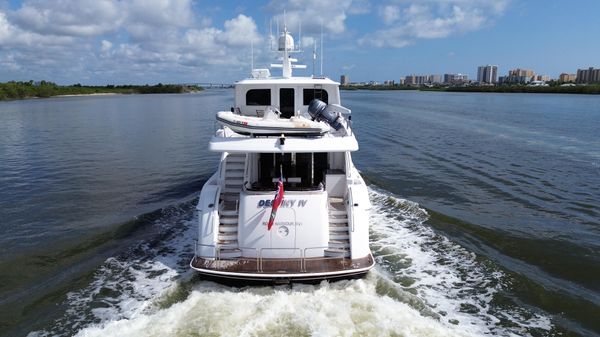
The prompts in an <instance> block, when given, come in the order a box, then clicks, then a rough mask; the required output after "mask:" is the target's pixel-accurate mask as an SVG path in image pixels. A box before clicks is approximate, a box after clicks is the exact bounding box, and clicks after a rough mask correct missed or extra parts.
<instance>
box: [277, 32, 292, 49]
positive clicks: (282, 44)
mask: <svg viewBox="0 0 600 337" xmlns="http://www.w3.org/2000/svg"><path fill="white" fill-rule="evenodd" d="M278 50H279V51H283V50H288V51H290V50H294V38H293V37H292V36H291V35H290V34H288V33H287V32H286V33H283V34H281V36H280V37H279V48H278Z"/></svg>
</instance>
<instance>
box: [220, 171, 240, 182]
mask: <svg viewBox="0 0 600 337" xmlns="http://www.w3.org/2000/svg"><path fill="white" fill-rule="evenodd" d="M230 179H244V170H233V171H226V172H225V180H226V181H227V180H230Z"/></svg>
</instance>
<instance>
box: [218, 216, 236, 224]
mask: <svg viewBox="0 0 600 337" xmlns="http://www.w3.org/2000/svg"><path fill="white" fill-rule="evenodd" d="M219 222H220V223H222V224H224V225H237V224H238V218H237V217H233V216H224V217H220V218H219Z"/></svg>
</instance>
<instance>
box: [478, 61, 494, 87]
mask: <svg viewBox="0 0 600 337" xmlns="http://www.w3.org/2000/svg"><path fill="white" fill-rule="evenodd" d="M497 76H498V66H493V65H489V64H488V65H487V66H480V67H477V82H479V83H488V84H494V83H496V82H497Z"/></svg>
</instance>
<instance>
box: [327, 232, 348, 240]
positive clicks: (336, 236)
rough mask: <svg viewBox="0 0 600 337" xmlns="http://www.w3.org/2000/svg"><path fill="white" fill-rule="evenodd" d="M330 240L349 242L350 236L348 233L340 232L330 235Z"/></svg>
mask: <svg viewBox="0 0 600 337" xmlns="http://www.w3.org/2000/svg"><path fill="white" fill-rule="evenodd" d="M329 239H330V240H348V239H350V235H348V232H346V233H338V232H333V233H331V232H330V233H329Z"/></svg>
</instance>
